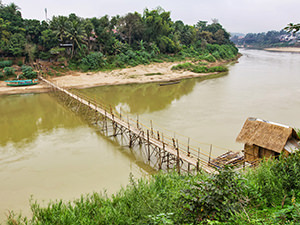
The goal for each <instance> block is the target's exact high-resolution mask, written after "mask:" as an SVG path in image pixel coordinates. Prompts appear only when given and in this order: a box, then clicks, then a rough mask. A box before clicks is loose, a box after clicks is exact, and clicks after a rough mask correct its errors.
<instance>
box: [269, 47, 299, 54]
mask: <svg viewBox="0 0 300 225" xmlns="http://www.w3.org/2000/svg"><path fill="white" fill-rule="evenodd" d="M264 50H266V51H270V52H291V53H300V47H278V48H264Z"/></svg>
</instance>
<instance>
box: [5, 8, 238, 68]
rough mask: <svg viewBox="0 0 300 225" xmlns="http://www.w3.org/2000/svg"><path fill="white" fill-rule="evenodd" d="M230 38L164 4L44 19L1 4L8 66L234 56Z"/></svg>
mask: <svg viewBox="0 0 300 225" xmlns="http://www.w3.org/2000/svg"><path fill="white" fill-rule="evenodd" d="M229 37H230V35H229V33H228V32H227V31H226V30H225V29H224V28H223V27H222V25H221V24H219V23H218V22H217V21H214V22H213V23H211V24H208V23H207V22H206V21H199V22H198V23H197V24H196V25H187V24H184V23H183V22H182V21H180V20H178V21H172V19H171V17H170V12H168V11H165V10H164V9H162V8H160V7H158V8H156V9H154V10H149V9H145V10H144V12H143V14H139V13H138V12H133V13H132V12H130V13H128V14H126V15H124V16H119V15H117V16H112V17H109V16H108V15H105V16H102V17H100V18H96V17H94V18H81V17H78V16H77V15H75V14H74V13H72V14H70V15H69V16H54V17H53V18H52V19H51V20H48V21H39V20H35V19H24V18H22V14H21V11H20V8H19V7H18V6H17V5H15V4H14V3H11V4H9V5H4V4H3V3H0V55H1V57H2V62H0V64H1V63H2V64H5V65H3V66H2V68H4V67H7V66H10V65H11V63H10V62H7V59H11V58H13V59H16V58H19V59H22V60H18V61H17V62H15V63H17V64H18V65H22V64H23V63H24V62H26V63H27V64H30V63H32V62H34V61H36V60H45V61H51V62H56V64H57V65H59V67H58V68H60V67H62V66H66V67H68V68H70V69H81V70H83V71H88V70H99V69H113V68H119V67H125V66H136V65H138V64H148V63H150V62H161V61H165V60H166V59H169V58H170V57H171V58H174V57H175V58H176V59H179V60H180V59H185V58H186V57H198V58H200V59H201V58H205V57H208V56H211V57H213V59H214V60H219V59H230V58H234V57H235V56H236V55H237V53H238V50H237V48H235V46H234V44H233V43H232V42H231V41H230V40H229ZM4 60H6V61H4ZM3 61H4V62H3ZM13 61H16V60H13ZM0 66H1V65H0ZM64 68H65V67H64Z"/></svg>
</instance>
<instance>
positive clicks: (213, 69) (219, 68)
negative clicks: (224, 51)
mask: <svg viewBox="0 0 300 225" xmlns="http://www.w3.org/2000/svg"><path fill="white" fill-rule="evenodd" d="M227 71H228V68H227V67H224V66H213V67H210V68H208V70H207V72H208V73H214V72H227Z"/></svg>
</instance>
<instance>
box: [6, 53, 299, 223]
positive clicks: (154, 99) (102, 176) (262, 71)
mask: <svg viewBox="0 0 300 225" xmlns="http://www.w3.org/2000/svg"><path fill="white" fill-rule="evenodd" d="M241 53H242V54H243V56H242V57H241V58H240V59H239V63H237V64H232V65H230V66H229V73H228V74H224V75H222V76H217V77H210V78H209V79H207V78H206V79H203V78H196V79H187V80H183V81H181V82H180V83H178V84H174V85H167V86H159V85H158V84H155V83H152V84H132V85H122V86H106V87H98V88H90V89H84V90H80V91H81V92H82V93H84V94H86V95H89V96H90V97H92V98H96V99H98V100H101V101H103V102H106V103H109V104H111V106H112V107H113V108H116V109H117V110H120V108H121V109H122V112H124V113H127V114H128V115H129V116H130V117H132V118H136V117H137V115H138V117H139V120H140V121H142V122H143V123H145V124H146V125H148V126H149V121H150V120H152V121H153V126H154V128H155V129H158V130H160V131H162V132H164V133H165V135H167V134H168V135H171V136H175V137H176V138H181V139H182V140H186V141H187V139H188V138H190V139H191V140H193V141H194V142H193V144H194V145H198V144H199V146H201V145H204V146H209V144H213V145H214V146H220V147H223V148H226V149H233V150H240V149H241V148H242V145H241V144H238V143H236V142H235V138H236V136H237V135H238V132H239V131H240V129H241V127H242V125H243V123H244V121H245V120H246V118H247V117H249V116H254V117H258V118H262V119H265V120H270V121H274V122H278V123H282V124H286V125H290V126H292V127H295V128H300V119H299V114H300V67H299V65H300V54H295V53H294V54H293V53H277V52H266V51H259V50H241ZM191 142H192V141H191ZM206 144H208V145H206ZM201 148H202V146H201ZM203 148H205V147H203ZM220 149H221V148H218V147H215V148H214V151H215V152H214V154H216V155H217V154H219V153H220V152H221V150H220ZM130 173H132V174H133V175H134V176H135V177H136V178H139V177H141V176H147V175H148V174H151V173H154V171H153V170H152V169H151V168H149V166H147V165H146V164H144V163H143V162H141V160H140V159H138V158H136V156H135V155H134V154H132V153H131V151H130V150H128V149H126V148H123V147H122V146H119V145H118V144H116V143H114V142H113V141H111V140H109V139H108V138H106V137H104V136H102V135H101V134H100V133H99V132H98V131H97V129H95V128H94V127H91V126H90V125H88V124H87V122H86V121H85V120H83V119H82V118H81V117H80V116H78V115H76V114H74V113H73V112H72V111H70V110H69V109H68V108H67V107H65V106H64V105H62V104H60V103H59V102H58V101H57V99H55V98H54V97H53V96H51V95H49V94H26V95H10V96H1V97H0V180H1V182H0V221H3V220H5V214H7V213H8V210H14V211H15V212H17V213H18V212H20V211H22V212H23V214H25V215H30V208H29V199H30V196H31V195H33V199H36V200H38V202H41V203H42V204H46V203H47V202H49V201H50V200H52V201H54V200H56V199H64V200H66V201H67V200H73V199H76V198H79V197H80V195H81V194H87V193H92V192H94V191H96V192H100V191H103V190H104V189H106V190H107V192H108V193H114V192H116V191H117V190H119V189H120V187H121V186H125V185H126V184H128V181H129V174H130Z"/></svg>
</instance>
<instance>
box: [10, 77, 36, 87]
mask: <svg viewBox="0 0 300 225" xmlns="http://www.w3.org/2000/svg"><path fill="white" fill-rule="evenodd" d="M5 82H6V85H7V86H11V87H18V86H29V85H35V84H38V83H39V82H38V79H30V80H6V81H5Z"/></svg>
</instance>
